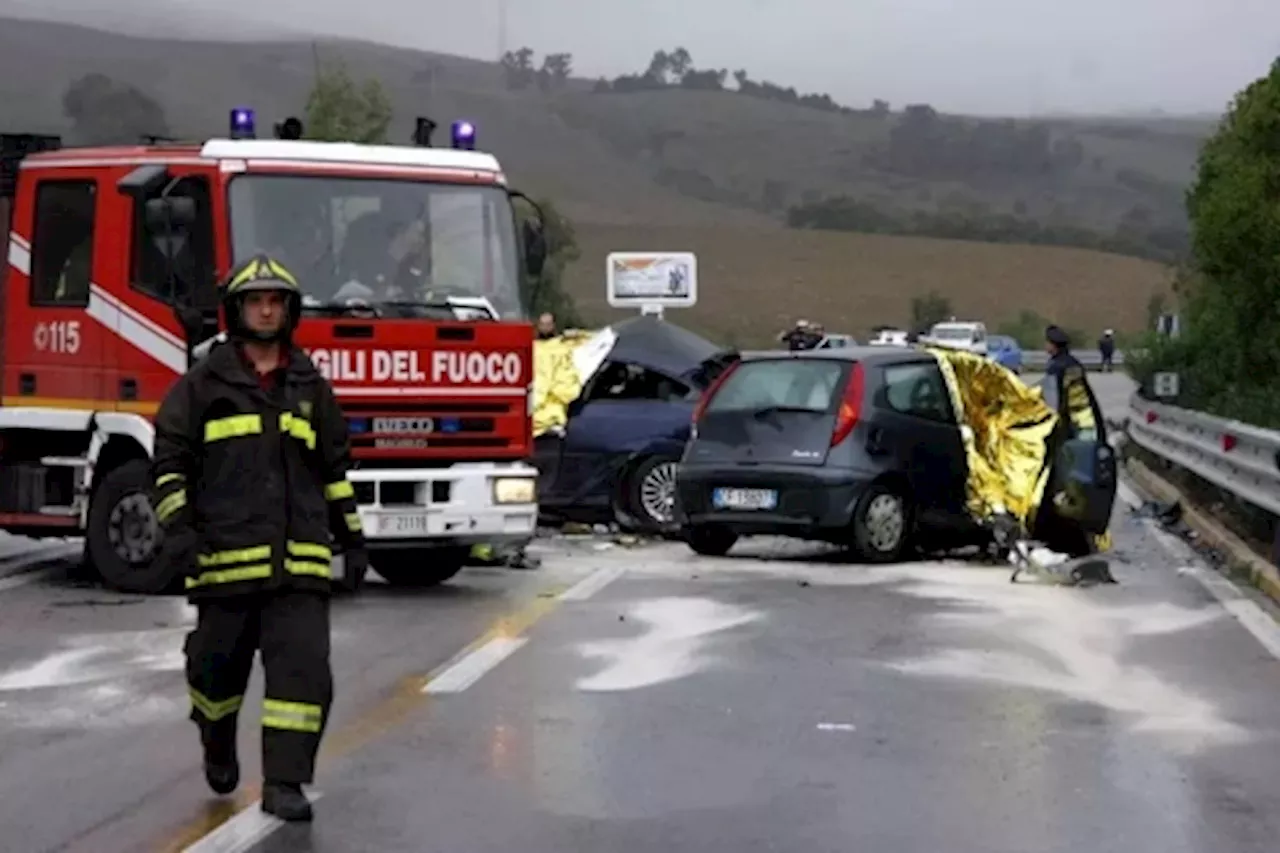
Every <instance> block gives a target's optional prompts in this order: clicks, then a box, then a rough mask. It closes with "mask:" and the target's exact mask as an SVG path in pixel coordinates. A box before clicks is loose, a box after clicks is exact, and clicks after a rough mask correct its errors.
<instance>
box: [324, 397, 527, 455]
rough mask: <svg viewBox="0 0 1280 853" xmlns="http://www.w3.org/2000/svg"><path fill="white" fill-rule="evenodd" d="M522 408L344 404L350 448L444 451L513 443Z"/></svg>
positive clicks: (505, 404)
mask: <svg viewBox="0 0 1280 853" xmlns="http://www.w3.org/2000/svg"><path fill="white" fill-rule="evenodd" d="M524 408H525V402H524V401H523V400H521V401H519V403H518V404H517V403H508V402H492V401H477V402H461V403H433V402H423V403H404V404H402V403H393V404H390V405H388V404H386V403H361V402H347V403H344V405H343V412H344V413H345V414H346V416H347V431H348V434H349V435H350V438H351V448H352V451H353V452H355V453H356V454H359V453H360V451H362V450H379V451H386V450H403V451H410V452H412V451H423V450H434V451H446V450H449V449H464V448H466V449H476V450H481V449H501V448H506V447H510V446H511V445H512V443H513V442H518V441H519V440H520V438H521V437H522V435H523V431H524V429H525V417H526V416H525V411H524Z"/></svg>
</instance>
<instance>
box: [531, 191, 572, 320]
mask: <svg viewBox="0 0 1280 853" xmlns="http://www.w3.org/2000/svg"><path fill="white" fill-rule="evenodd" d="M538 206H539V207H540V208H542V214H543V217H544V220H543V222H544V231H543V233H544V234H545V235H546V239H547V263H546V265H545V266H544V267H543V268H542V275H541V276H540V277H539V278H538V279H537V281H530V282H529V283H528V285H529V289H530V291H531V292H532V299H531V301H530V306H529V307H530V310H531V311H532V312H533V314H534V315H537V314H541V313H543V312H546V311H549V312H551V313H552V314H554V315H555V316H556V323H557V325H559V327H560V328H561V329H568V328H574V327H580V326H581V325H582V323H583V319H582V315H581V314H579V313H578V306H577V305H576V304H575V302H574V300H573V297H572V296H570V295H569V293H568V292H567V291H566V290H565V289H564V272H565V269H566V268H567V267H568V266H569V264H571V263H573V262H574V261H576V260H578V259H579V258H580V257H582V250H581V249H579V248H578V235H577V232H576V231H575V230H574V227H573V223H572V222H571V221H569V219H568V218H567V217H565V216H564V215H563V214H561V213H560V211H558V210H556V207H555V205H554V204H553V203H552V202H551V201H550V199H545V198H543V199H538ZM521 211H522V217H521V219H522V222H523V221H525V220H531V219H532V215H531V213H530V212H528V211H527V210H526V209H525V207H524V206H523V205H522V206H521Z"/></svg>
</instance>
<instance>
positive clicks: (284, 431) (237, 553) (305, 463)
mask: <svg viewBox="0 0 1280 853" xmlns="http://www.w3.org/2000/svg"><path fill="white" fill-rule="evenodd" d="M155 426H156V437H155V454H154V463H153V469H152V470H153V475H154V480H155V484H154V486H155V493H154V495H153V506H154V507H155V511H156V517H157V518H158V519H159V521H160V524H161V526H162V527H163V529H164V540H163V544H162V546H161V549H160V553H159V555H158V556H157V559H161V560H166V561H171V562H170V565H172V566H173V570H174V571H175V572H180V573H181V575H184V576H185V577H186V588H187V592H188V595H189V596H190V597H191V598H193V599H199V598H207V597H213V596H222V595H236V594H242V593H247V592H256V591H261V590H268V589H276V588H282V587H288V588H292V589H310V590H315V591H317V592H326V593H327V592H329V591H330V589H331V587H330V580H331V578H330V560H331V558H332V550H331V546H330V542H331V541H334V540H336V541H337V543H338V544H340V545H342V547H343V548H344V549H345V550H348V551H350V550H354V549H361V548H363V547H364V537H363V535H362V533H361V529H360V517H359V515H358V514H357V512H356V501H355V493H354V490H353V489H352V486H351V483H350V481H349V480H348V479H347V469H348V467H349V464H350V445H349V444H348V440H347V427H346V421H345V420H344V419H343V417H342V412H341V410H340V409H339V408H338V402H337V400H336V399H335V398H334V395H333V389H332V388H331V387H330V386H329V383H328V382H327V381H325V380H324V378H323V377H321V376H320V374H319V373H318V372H317V371H316V368H315V365H313V364H312V363H311V359H309V358H308V357H307V356H306V355H305V354H304V353H302V352H301V351H299V350H297V349H294V350H293V351H292V352H291V354H290V358H289V361H288V364H287V365H286V367H285V368H284V380H283V381H282V382H280V383H278V387H277V388H275V389H274V390H272V391H266V390H264V389H263V388H262V387H261V385H260V384H259V382H258V380H257V378H256V377H255V376H253V375H251V373H250V370H249V368H248V367H247V366H246V365H245V364H244V363H243V362H242V360H241V356H240V354H239V352H238V350H237V348H236V347H235V346H234V345H232V344H221V345H218V346H215V347H214V348H213V349H212V350H211V351H210V352H209V354H208V355H207V356H206V357H205V358H204V359H203V360H202V361H201V362H199V363H198V364H196V365H195V366H194V367H192V368H191V369H190V370H189V371H187V373H186V374H185V375H184V376H182V378H181V379H179V380H178V382H177V384H176V385H174V387H173V388H172V389H170V391H169V393H168V395H167V396H166V397H165V399H164V402H163V403H162V404H161V406H160V411H159V412H158V413H157V415H156V421H155ZM331 531H332V538H331V535H330V533H331Z"/></svg>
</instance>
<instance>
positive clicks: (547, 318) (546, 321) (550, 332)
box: [537, 311, 560, 341]
mask: <svg viewBox="0 0 1280 853" xmlns="http://www.w3.org/2000/svg"><path fill="white" fill-rule="evenodd" d="M537 332H538V340H540V341H545V340H547V339H549V338H554V337H555V336H556V335H558V334H560V332H559V331H557V329H556V315H555V314H552V313H551V312H550V311H548V312H546V313H545V314H542V315H541V316H540V317H538V330H537Z"/></svg>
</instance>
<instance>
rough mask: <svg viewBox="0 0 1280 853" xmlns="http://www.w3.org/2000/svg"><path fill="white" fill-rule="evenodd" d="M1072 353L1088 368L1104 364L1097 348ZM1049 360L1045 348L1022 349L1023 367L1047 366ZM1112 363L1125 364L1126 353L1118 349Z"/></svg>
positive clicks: (1116, 364) (1075, 350)
mask: <svg viewBox="0 0 1280 853" xmlns="http://www.w3.org/2000/svg"><path fill="white" fill-rule="evenodd" d="M1071 354H1072V355H1074V356H1075V357H1076V358H1077V359H1079V361H1080V363H1081V364H1083V365H1084V366H1085V367H1087V368H1098V367H1101V366H1102V353H1100V352H1098V351H1097V350H1096V349H1073V350H1072V351H1071ZM1048 360H1049V354H1048V353H1047V352H1045V351H1044V350H1029V349H1024V350H1023V351H1022V366H1023V368H1041V367H1044V366H1045V363H1046V362H1048ZM1111 363H1112V364H1114V365H1115V366H1116V367H1119V366H1120V365H1122V364H1124V353H1122V352H1120V351H1118V350H1117V351H1116V354H1115V356H1114V357H1113V358H1112V359H1111Z"/></svg>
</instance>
